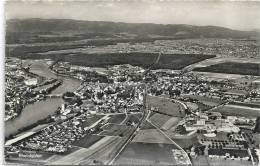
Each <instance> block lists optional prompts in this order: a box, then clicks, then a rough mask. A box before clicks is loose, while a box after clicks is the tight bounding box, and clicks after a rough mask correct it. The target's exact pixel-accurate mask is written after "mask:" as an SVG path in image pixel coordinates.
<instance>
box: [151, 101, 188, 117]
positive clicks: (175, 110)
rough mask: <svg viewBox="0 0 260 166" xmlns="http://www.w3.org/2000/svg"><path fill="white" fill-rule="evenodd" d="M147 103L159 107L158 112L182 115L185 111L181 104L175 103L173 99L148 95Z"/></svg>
mask: <svg viewBox="0 0 260 166" xmlns="http://www.w3.org/2000/svg"><path fill="white" fill-rule="evenodd" d="M147 105H148V106H150V107H151V106H153V107H157V108H159V110H158V112H159V113H161V114H165V115H169V116H176V117H182V116H183V115H184V112H182V110H181V105H179V104H177V103H173V102H172V101H171V99H168V98H162V97H156V96H147Z"/></svg>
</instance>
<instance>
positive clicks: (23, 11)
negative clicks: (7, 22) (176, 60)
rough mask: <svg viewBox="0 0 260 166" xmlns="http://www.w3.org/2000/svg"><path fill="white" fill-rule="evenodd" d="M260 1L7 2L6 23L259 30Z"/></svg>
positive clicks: (50, 0)
mask: <svg viewBox="0 0 260 166" xmlns="http://www.w3.org/2000/svg"><path fill="white" fill-rule="evenodd" d="M259 9H260V1H259V2H252V1H247V2H245V1H244V2H234V1H223V0H222V1H197V2H195V1H180V0H179V1H176V0H175V1H170V0H164V1H159V0H156V1H155V0H152V1H148V0H132V1H127V0H124V1H123V0H121V1H119V0H103V1H96V2H93V1H84V2H83V1H79V0H78V1H76V0H74V1H72V0H70V1H65V0H64V1H57V0H56V1H55V0H38V1H35V0H34V1H32V0H20V1H7V2H6V4H5V17H6V19H14V18H18V19H26V18H44V19H52V18H56V19H76V20H89V21H113V22H129V23H157V24H190V25H214V26H222V27H227V28H231V29H238V30H254V29H260V12H259V11H260V10H259Z"/></svg>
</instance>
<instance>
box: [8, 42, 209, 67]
mask: <svg viewBox="0 0 260 166" xmlns="http://www.w3.org/2000/svg"><path fill="white" fill-rule="evenodd" d="M67 47H68V48H66V47H65V48H63V49H69V47H71V46H67ZM36 50H37V49H36ZM18 53H19V55H20V54H22V51H19V52H18ZM23 55H24V56H23V58H24V59H46V58H47V59H52V60H57V59H60V60H62V61H66V62H70V63H71V64H73V65H82V66H92V67H93V66H96V67H105V66H109V65H118V64H131V65H134V66H141V67H145V68H146V67H149V66H150V65H151V64H152V63H153V62H155V60H156V58H157V57H158V53H142V52H131V53H105V54H104V53H80V52H79V53H77V54H75V53H73V49H72V50H71V52H68V53H53V54H36V53H34V52H30V51H27V52H26V53H24V54H23ZM12 56H14V57H15V56H16V57H17V56H18V55H12ZM212 57H214V56H213V55H199V54H198V55H197V54H164V55H163V56H161V58H160V60H159V62H158V63H157V64H156V65H155V66H154V69H160V68H164V69H174V70H179V69H182V68H184V67H186V66H188V65H190V64H193V63H196V62H200V61H202V60H205V59H208V58H212Z"/></svg>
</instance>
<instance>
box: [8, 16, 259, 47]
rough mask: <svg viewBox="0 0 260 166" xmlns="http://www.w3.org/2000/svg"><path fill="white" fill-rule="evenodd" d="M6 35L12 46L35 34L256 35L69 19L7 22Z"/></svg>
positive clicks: (64, 36)
mask: <svg viewBox="0 0 260 166" xmlns="http://www.w3.org/2000/svg"><path fill="white" fill-rule="evenodd" d="M6 32H7V33H6V39H7V43H16V42H17V41H20V40H21V38H24V41H25V43H26V38H27V39H28V36H29V38H30V37H33V36H34V35H35V34H37V37H39V36H40V35H41V36H40V37H42V36H43V35H45V36H44V38H48V37H52V39H55V40H57V33H58V34H59V35H58V36H59V37H61V36H60V35H61V34H62V39H61V40H79V39H82V38H91V37H96V36H103V37H113V36H111V34H121V35H122V34H134V35H136V36H138V37H151V36H155V35H156V36H164V37H169V36H171V37H182V38H201V37H204V38H249V37H253V36H255V35H256V34H255V33H257V32H256V31H254V32H253V31H252V32H249V31H238V30H232V29H228V28H223V27H217V26H192V25H183V24H168V25H164V24H153V23H122V22H104V21H79V20H70V19H12V20H7V22H6ZM68 34H69V35H68ZM75 34H77V35H75ZM79 34H80V35H79ZM91 34H93V35H91ZM46 35H49V36H46ZM84 35H85V36H84ZM114 37H115V36H114ZM17 38H19V40H18V39H17ZM15 39H16V40H15ZM47 42H48V41H47ZM18 43H19V42H18Z"/></svg>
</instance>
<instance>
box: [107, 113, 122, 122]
mask: <svg viewBox="0 0 260 166" xmlns="http://www.w3.org/2000/svg"><path fill="white" fill-rule="evenodd" d="M109 117H110V118H109V120H108V123H116V124H119V123H121V122H122V121H123V120H124V119H125V114H118V115H110V116H109Z"/></svg>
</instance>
